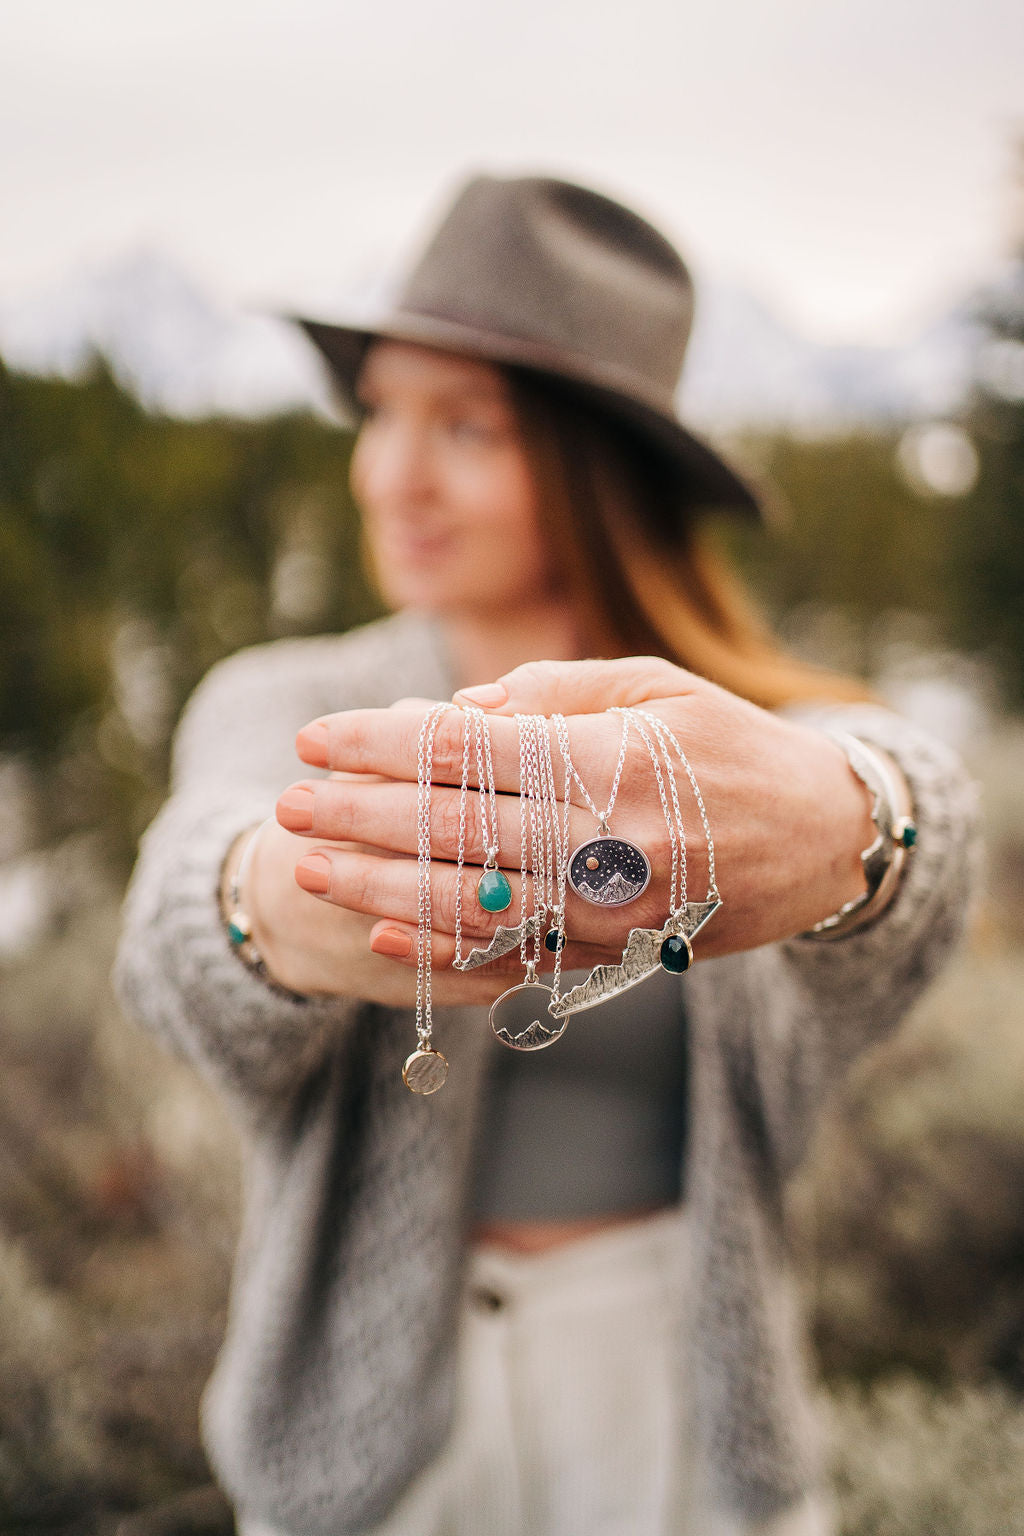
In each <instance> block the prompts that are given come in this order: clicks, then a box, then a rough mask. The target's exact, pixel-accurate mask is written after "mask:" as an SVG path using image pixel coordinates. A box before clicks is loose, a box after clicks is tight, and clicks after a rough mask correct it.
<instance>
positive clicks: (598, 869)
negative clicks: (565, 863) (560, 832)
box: [569, 834, 651, 907]
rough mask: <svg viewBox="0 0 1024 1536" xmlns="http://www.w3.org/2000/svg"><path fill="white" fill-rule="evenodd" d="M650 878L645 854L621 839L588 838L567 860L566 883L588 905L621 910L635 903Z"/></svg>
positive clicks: (606, 837)
mask: <svg viewBox="0 0 1024 1536" xmlns="http://www.w3.org/2000/svg"><path fill="white" fill-rule="evenodd" d="M650 879H651V865H650V861H649V860H648V857H647V855H646V853H644V851H643V849H642V848H638V847H637V845H636V843H630V842H627V840H626V839H625V838H624V837H612V836H611V835H610V834H607V835H605V836H604V837H592V838H591V839H590V840H589V842H586V843H581V844H580V846H579V847H578V848H577V849H575V850H574V852H573V853H572V854H571V855H570V857H569V884H570V885H571V886H572V888H573V890H574V891H575V892H576V894H577V896H582V898H583V900H584V901H589V902H590V903H591V905H592V906H596V907H621V906H624V905H625V904H626V902H627V901H635V900H636V898H637V897H638V896H639V895H640V894H641V892H642V891H645V890H646V889H647V887H648V885H649V883H650Z"/></svg>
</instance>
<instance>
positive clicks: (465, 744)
mask: <svg viewBox="0 0 1024 1536" xmlns="http://www.w3.org/2000/svg"><path fill="white" fill-rule="evenodd" d="M470 712H471V707H467V709H466V710H465V714H466V717H467V718H466V721H465V725H464V728H463V733H462V779H461V782H460V785H459V846H458V851H457V853H456V865H455V959H454V960H453V961H452V964H453V965H454V966H455V967H456V969H461V967H462V873H463V870H464V869H465V867H466V802H467V800H468V799H469V747H470V734H471V733H470V726H471V723H472V722H471V721H470V719H469V718H468V717H469V715H470Z"/></svg>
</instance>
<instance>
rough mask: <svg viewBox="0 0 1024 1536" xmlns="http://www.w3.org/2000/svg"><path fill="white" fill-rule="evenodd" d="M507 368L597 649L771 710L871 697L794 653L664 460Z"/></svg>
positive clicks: (548, 522) (623, 429)
mask: <svg viewBox="0 0 1024 1536" xmlns="http://www.w3.org/2000/svg"><path fill="white" fill-rule="evenodd" d="M507 372H508V377H509V380H510V384H511V390H512V400H513V406H514V409H515V411H516V414H517V416H518V419H519V422H520V425H521V429H522V432H523V439H524V445H525V450H526V453H527V457H528V459H529V462H530V466H531V469H532V472H533V476H534V480H535V483H536V485H537V487H538V489H539V495H540V504H541V517H542V524H543V529H544V532H545V535H546V537H547V538H548V540H549V542H550V546H551V551H552V556H553V559H554V561H555V563H556V568H557V569H558V571H559V577H560V582H561V585H562V587H563V589H564V591H565V593H566V596H567V598H568V599H569V601H571V602H572V603H573V605H574V607H575V608H576V610H577V612H578V613H579V614H580V615H581V618H582V621H583V629H584V633H585V635H586V637H587V642H588V645H589V647H590V649H591V654H593V655H598V656H606V657H612V656H636V655H648V656H664V657H665V658H666V659H667V660H669V661H672V662H675V663H676V664H677V665H678V666H682V667H685V668H686V669H687V670H688V671H691V672H695V673H698V674H699V675H700V676H702V677H705V678H707V679H708V680H709V681H711V682H714V683H718V684H720V685H721V686H722V687H723V688H727V689H729V691H730V692H731V693H735V694H738V695H740V696H741V697H743V698H745V699H749V700H750V701H751V702H752V703H755V704H760V705H762V706H763V707H764V708H767V709H774V708H778V707H780V706H782V705H785V704H789V703H794V702H797V701H801V700H835V701H840V700H850V699H868V698H870V697H871V694H870V691H869V689H868V688H867V687H866V685H865V684H863V683H861V682H859V681H857V680H856V679H854V678H848V677H843V676H840V675H838V674H836V673H832V672H829V671H826V670H825V669H823V668H820V667H815V666H812V665H811V664H810V663H808V662H804V661H801V660H799V659H798V658H796V657H794V656H790V655H789V654H787V652H786V651H785V650H784V649H783V647H782V646H781V644H780V643H779V642H778V640H776V638H775V637H774V635H773V634H772V633H771V631H770V629H769V628H768V626H767V624H766V623H765V622H764V620H763V619H762V618H761V617H760V615H759V614H758V613H757V611H756V609H755V606H754V604H753V601H752V600H751V598H750V597H749V595H748V594H747V592H746V590H745V588H744V586H743V583H742V581H741V579H740V577H739V575H738V574H737V573H736V572H735V571H734V570H733V569H732V567H731V566H730V565H729V564H728V563H727V561H726V560H725V559H724V558H723V556H722V555H721V554H720V553H719V552H718V551H717V550H715V549H714V548H712V546H711V544H710V542H709V540H708V538H707V535H706V533H705V530H704V528H703V526H702V519H701V517H700V515H699V513H700V508H699V505H698V503H697V499H696V497H695V496H694V494H693V492H692V491H688V489H687V487H686V485H685V483H681V481H680V476H679V470H678V468H677V467H676V466H674V465H672V464H671V463H670V462H669V460H668V458H667V456H666V455H664V454H663V453H661V452H660V451H659V450H657V449H655V448H652V447H651V446H650V444H649V443H648V442H646V441H645V440H643V439H641V437H640V436H639V434H638V433H637V431H636V430H634V429H632V428H630V427H628V426H626V425H625V424H623V423H622V422H620V421H618V420H617V419H615V418H614V417H613V416H612V415H611V414H610V413H608V412H606V411H603V410H601V409H600V408H599V407H595V406H593V405H592V404H591V403H590V402H589V401H586V400H583V399H581V398H579V397H577V396H574V395H573V394H572V392H571V391H569V390H567V389H566V388H565V387H564V386H559V385H558V384H557V383H553V382H551V381H549V380H548V379H546V378H542V377H539V376H537V375H535V374H529V373H526V372H523V371H520V370H515V369H509V370H507Z"/></svg>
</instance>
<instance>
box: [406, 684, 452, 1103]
mask: <svg viewBox="0 0 1024 1536" xmlns="http://www.w3.org/2000/svg"><path fill="white" fill-rule="evenodd" d="M451 708H452V705H450V704H434V705H432V706H431V708H430V709H429V710H428V711H427V713H426V715H425V716H424V717H423V724H422V725H421V726H420V733H419V738H418V740H417V743H416V895H417V903H416V904H417V949H416V1040H417V1046H416V1049H415V1050H414V1051H413V1052H412V1053H411V1054H410V1055H409V1056H407V1057H406V1059H405V1065H404V1066H403V1067H402V1078H403V1080H404V1082H405V1086H406V1087H407V1088H408V1089H410V1090H411V1092H413V1093H421V1094H427V1093H436V1092H437V1090H438V1089H439V1088H443V1087H444V1084H445V1080H446V1078H447V1076H448V1062H447V1060H446V1058H445V1057H444V1056H443V1055H442V1054H441V1052H440V1051H438V1050H435V1049H434V1045H433V1042H432V1038H431V1037H432V1031H433V1027H434V1018H433V1005H432V998H431V956H430V944H431V909H430V906H431V904H430V793H431V781H432V778H433V766H434V737H435V735H436V733H437V727H438V723H439V722H440V720H441V719H442V717H443V716H444V715H445V714H446V713H447V712H448V710H449V709H451Z"/></svg>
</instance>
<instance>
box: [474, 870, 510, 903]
mask: <svg viewBox="0 0 1024 1536" xmlns="http://www.w3.org/2000/svg"><path fill="white" fill-rule="evenodd" d="M476 899H477V901H478V902H479V903H480V905H481V906H482V907H483V909H484V911H485V912H505V911H507V910H508V908H509V907H510V906H511V905H512V887H511V886H510V885H509V883H508V876H507V875H506V874H505V871H504V870H502V869H485V870H484V872H483V874H482V875H481V876H480V879H479V880H478V881H477V886H476Z"/></svg>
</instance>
